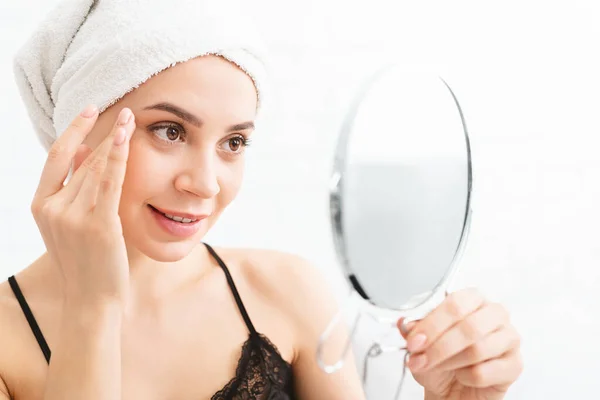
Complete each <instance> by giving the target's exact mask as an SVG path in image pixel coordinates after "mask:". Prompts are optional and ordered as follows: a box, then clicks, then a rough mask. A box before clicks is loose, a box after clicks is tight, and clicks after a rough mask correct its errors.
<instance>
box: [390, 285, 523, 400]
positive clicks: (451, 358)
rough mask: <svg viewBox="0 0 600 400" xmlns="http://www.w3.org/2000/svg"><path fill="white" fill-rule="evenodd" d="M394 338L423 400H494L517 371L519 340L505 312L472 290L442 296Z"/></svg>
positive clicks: (519, 358)
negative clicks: (402, 345) (402, 342)
mask: <svg viewBox="0 0 600 400" xmlns="http://www.w3.org/2000/svg"><path fill="white" fill-rule="evenodd" d="M401 326H402V319H401V320H400V321H398V328H399V329H400V333H401V334H402V335H403V336H404V338H405V339H406V340H407V346H408V351H409V352H410V353H411V355H410V361H409V363H408V367H409V369H410V370H411V372H412V374H413V376H414V378H415V380H416V381H417V382H419V384H421V385H422V386H423V388H424V389H425V399H426V400H430V399H431V400H438V399H440V400H441V399H443V400H500V399H503V398H504V396H505V394H506V392H507V390H508V388H509V387H510V385H512V384H513V383H514V382H515V381H516V380H517V378H518V377H519V375H520V374H521V372H522V370H523V365H522V360H521V352H520V336H519V334H518V333H517V331H516V330H515V328H514V327H513V326H512V325H511V324H510V320H509V315H508V312H507V311H506V309H505V308H504V307H503V306H501V305H500V304H496V303H491V302H488V301H486V300H485V299H484V298H483V296H482V295H481V294H480V293H479V292H478V291H477V290H474V289H465V290H461V291H458V292H456V293H452V294H450V295H448V296H447V297H446V298H445V299H444V301H443V302H442V303H441V304H440V305H439V306H438V307H437V308H436V309H435V310H433V311H432V312H431V313H430V314H428V315H427V316H426V317H425V318H424V319H422V320H420V321H416V322H410V323H408V324H407V328H408V334H407V333H406V332H403V329H402V328H401Z"/></svg>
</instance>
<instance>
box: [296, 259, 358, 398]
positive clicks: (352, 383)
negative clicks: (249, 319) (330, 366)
mask: <svg viewBox="0 0 600 400" xmlns="http://www.w3.org/2000/svg"><path fill="white" fill-rule="evenodd" d="M291 264H293V265H290V266H289V267H290V268H291V269H292V273H291V278H292V282H291V285H290V286H291V287H293V288H294V289H293V290H294V296H293V298H292V299H291V303H293V304H292V305H291V307H292V315H294V318H295V319H296V321H297V324H298V326H297V329H296V330H297V332H298V339H297V349H296V353H297V354H296V359H295V361H294V366H293V367H294V375H295V379H294V381H295V382H296V392H297V394H298V396H299V398H300V399H302V400H319V399H330V400H363V399H365V394H364V391H363V388H362V385H361V383H360V378H359V376H358V371H357V369H356V364H355V361H354V356H353V354H352V351H349V352H348V355H347V357H346V358H345V363H344V367H343V368H342V369H341V370H339V371H337V372H335V373H333V374H326V373H325V372H324V371H323V370H322V369H321V368H320V367H319V365H318V364H317V358H316V352H317V344H318V341H319V337H320V335H321V334H322V333H323V331H324V330H325V327H326V326H327V325H328V323H329V322H330V321H331V319H332V318H333V316H334V315H335V314H336V313H337V311H338V309H339V308H338V305H337V303H336V301H335V299H334V297H333V295H332V293H331V288H330V287H329V286H328V285H327V282H326V280H325V278H324V277H323V276H322V275H321V274H320V273H319V271H317V270H316V269H315V268H314V267H313V266H311V265H310V264H309V263H308V262H306V261H304V260H302V259H300V258H296V257H293V258H292V261H291ZM287 267H288V266H286V268H287ZM347 338H348V329H347V328H346V326H345V324H343V323H340V324H339V327H338V328H336V329H335V330H334V331H333V335H332V338H331V340H330V341H328V344H333V346H329V345H328V346H327V347H328V349H329V350H334V351H333V354H334V356H338V357H336V358H332V357H327V355H328V354H327V353H329V351H328V352H327V353H326V361H331V362H328V363H333V362H334V361H335V360H336V359H337V358H339V355H341V349H342V347H343V346H344V344H345V343H346V339H347Z"/></svg>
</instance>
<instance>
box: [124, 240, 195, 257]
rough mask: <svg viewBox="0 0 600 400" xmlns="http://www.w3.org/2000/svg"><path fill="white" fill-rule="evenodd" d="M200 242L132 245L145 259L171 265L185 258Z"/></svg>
mask: <svg viewBox="0 0 600 400" xmlns="http://www.w3.org/2000/svg"><path fill="white" fill-rule="evenodd" d="M200 242H201V241H200V240H199V239H196V240H194V241H191V240H189V241H187V240H186V241H181V242H170V243H169V242H155V241H151V242H145V243H133V245H134V246H135V247H136V248H137V250H138V251H139V252H141V253H142V254H144V255H145V256H146V257H148V258H150V259H152V260H154V261H158V262H163V263H173V262H177V261H181V260H183V259H184V258H186V257H187V256H188V255H189V254H190V253H191V252H192V251H193V250H194V248H196V246H198V244H200Z"/></svg>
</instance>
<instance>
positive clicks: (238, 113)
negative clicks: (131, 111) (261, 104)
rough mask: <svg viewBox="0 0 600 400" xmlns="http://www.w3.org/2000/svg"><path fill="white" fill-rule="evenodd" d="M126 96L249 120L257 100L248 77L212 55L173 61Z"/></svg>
mask: <svg viewBox="0 0 600 400" xmlns="http://www.w3.org/2000/svg"><path fill="white" fill-rule="evenodd" d="M128 97H130V98H129V99H128V101H132V102H135V103H143V104H144V105H147V104H153V103H157V102H173V103H176V104H180V105H181V106H186V107H188V108H191V109H195V110H198V111H199V112H206V113H208V114H211V115H215V113H216V114H217V115H223V116H227V115H230V116H231V117H232V118H235V119H240V118H242V119H250V120H251V119H253V118H254V116H255V113H256V107H257V100H258V97H257V92H256V88H255V86H254V82H253V81H252V79H251V78H250V77H249V76H248V75H247V74H246V73H245V72H244V71H242V70H241V69H240V68H239V67H237V66H236V65H234V64H233V63H231V62H229V61H227V60H225V59H224V58H222V57H219V56H213V55H209V56H202V57H197V58H194V59H191V60H189V61H186V62H183V63H179V64H176V65H175V66H173V67H170V68H168V69H166V70H164V71H162V72H160V73H159V74H157V75H155V76H153V77H152V78H150V79H148V80H147V81H146V82H144V83H143V84H142V85H140V86H139V87H138V88H137V89H136V90H134V91H133V92H131V93H130V94H129V96H128ZM140 105H141V104H140Z"/></svg>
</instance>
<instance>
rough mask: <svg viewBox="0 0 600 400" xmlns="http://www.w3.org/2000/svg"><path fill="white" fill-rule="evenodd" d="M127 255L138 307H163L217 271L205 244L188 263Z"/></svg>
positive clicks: (132, 297) (131, 252) (132, 298)
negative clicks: (166, 302)
mask: <svg viewBox="0 0 600 400" xmlns="http://www.w3.org/2000/svg"><path fill="white" fill-rule="evenodd" d="M127 253H128V258H129V286H130V304H131V305H132V306H134V307H135V306H136V305H141V306H142V307H145V306H149V305H150V306H152V305H157V304H160V303H162V302H164V301H166V300H167V299H168V298H170V297H172V296H173V295H176V294H177V293H179V292H181V291H183V290H185V289H187V288H190V287H191V286H192V285H193V284H194V283H196V282H198V281H199V280H201V279H202V278H203V277H204V276H205V274H206V273H208V272H209V271H210V270H212V269H213V268H214V262H213V260H212V257H211V256H210V254H209V253H208V251H207V250H206V247H205V246H204V245H203V244H201V243H200V244H198V245H197V246H196V247H195V248H194V250H192V252H191V253H190V254H188V255H187V256H186V257H185V258H184V259H182V260H179V261H175V262H159V261H156V260H153V259H151V258H149V257H147V256H146V255H144V254H142V253H140V252H139V251H136V250H133V249H128V251H127ZM39 261H42V262H43V263H44V264H50V265H52V269H54V270H55V269H56V268H58V266H56V265H54V264H53V263H52V261H51V258H50V257H49V255H48V253H45V254H44V255H43V256H42V257H41V258H40V260H39ZM61 291H62V289H61Z"/></svg>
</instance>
